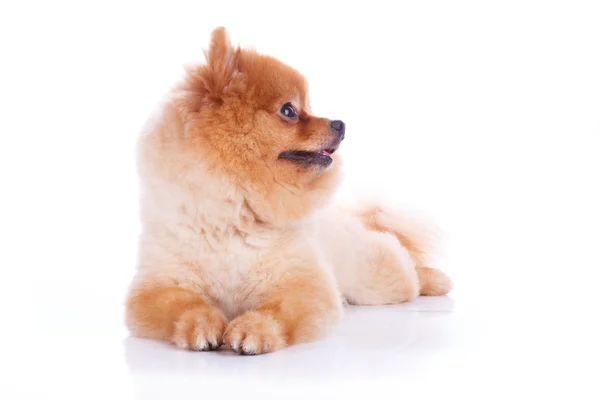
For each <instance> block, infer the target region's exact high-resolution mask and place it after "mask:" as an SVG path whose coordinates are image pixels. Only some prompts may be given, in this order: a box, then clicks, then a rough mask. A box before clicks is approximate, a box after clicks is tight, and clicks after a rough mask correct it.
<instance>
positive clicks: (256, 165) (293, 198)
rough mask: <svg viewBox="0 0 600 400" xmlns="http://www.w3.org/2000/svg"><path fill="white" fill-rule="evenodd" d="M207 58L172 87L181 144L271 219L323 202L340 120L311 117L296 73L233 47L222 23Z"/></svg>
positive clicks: (334, 170)
mask: <svg viewBox="0 0 600 400" xmlns="http://www.w3.org/2000/svg"><path fill="white" fill-rule="evenodd" d="M206 59H207V60H206V63H205V64H204V65H198V66H194V67H190V68H188V70H187V77H186V80H185V82H184V83H183V84H182V85H181V86H180V87H179V90H181V93H184V95H183V100H182V101H181V102H180V106H179V107H180V108H181V109H184V113H183V114H185V116H186V117H185V123H184V126H185V130H186V134H185V135H184V136H185V137H187V138H188V139H189V143H188V144H187V145H186V147H187V149H188V150H189V151H193V152H195V153H196V154H197V156H198V157H199V158H200V157H201V158H202V159H204V160H208V161H209V162H210V163H211V164H210V165H211V168H212V167H214V168H215V169H216V170H220V171H222V172H223V173H225V174H227V175H228V177H230V178H231V179H233V180H234V181H235V182H236V185H238V186H239V187H240V188H241V189H242V190H243V191H245V193H246V195H247V196H248V203H249V204H250V205H251V206H252V208H253V209H254V211H256V212H257V214H259V215H260V216H261V218H263V219H267V220H270V221H271V222H275V221H277V222H283V221H284V220H289V219H290V218H292V219H293V218H299V217H301V216H303V215H306V214H307V213H308V212H309V211H310V210H311V209H312V208H313V207H315V206H316V205H318V204H320V203H323V201H324V200H327V199H328V198H329V197H330V195H331V194H332V192H333V190H334V189H335V188H336V186H337V181H338V179H337V176H338V170H339V158H338V155H337V153H336V151H337V149H338V147H339V145H340V143H341V141H342V140H343V139H344V134H345V126H344V123H343V122H342V121H340V120H330V119H327V118H321V117H316V116H314V115H312V114H311V110H310V105H309V100H308V93H307V84H306V81H305V79H304V77H303V76H302V75H300V74H299V73H298V72H297V71H295V70H294V69H292V68H291V67H289V66H287V65H285V64H283V63H282V62H280V61H279V60H277V59H275V58H273V57H269V56H265V55H261V54H258V53H257V52H255V51H251V50H245V49H240V48H239V47H238V48H234V47H233V46H232V45H231V43H230V41H229V38H228V37H227V34H226V32H225V29H224V28H218V29H216V30H215V31H214V32H213V34H212V40H211V43H210V46H209V49H208V51H207V52H206Z"/></svg>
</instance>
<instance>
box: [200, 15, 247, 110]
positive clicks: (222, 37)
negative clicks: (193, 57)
mask: <svg viewBox="0 0 600 400" xmlns="http://www.w3.org/2000/svg"><path fill="white" fill-rule="evenodd" d="M239 52H240V49H239V47H238V48H237V49H234V48H233V46H232V45H231V42H230V40H229V37H228V36H227V32H226V31H225V28H223V27H219V28H216V29H215V30H214V31H213V32H212V35H211V41H210V47H209V49H208V51H205V52H204V54H205V55H206V62H207V65H206V68H205V70H204V72H205V73H204V74H203V75H204V76H203V77H202V81H203V82H204V86H205V88H206V90H207V92H208V94H209V95H210V96H211V97H213V98H214V99H215V100H216V99H220V98H221V97H222V95H224V94H225V91H226V88H227V86H228V85H229V83H230V82H231V80H232V78H233V76H234V73H235V72H236V71H237V70H238V55H239Z"/></svg>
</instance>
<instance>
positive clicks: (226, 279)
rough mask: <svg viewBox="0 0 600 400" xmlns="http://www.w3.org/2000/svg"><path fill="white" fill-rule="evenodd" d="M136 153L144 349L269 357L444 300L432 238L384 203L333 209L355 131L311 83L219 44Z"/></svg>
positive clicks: (129, 306) (217, 36)
mask: <svg viewBox="0 0 600 400" xmlns="http://www.w3.org/2000/svg"><path fill="white" fill-rule="evenodd" d="M205 55H206V62H205V63H204V64H202V65H195V66H192V67H188V68H186V73H185V77H184V79H182V80H181V81H180V82H179V83H178V84H176V85H175V86H174V87H173V89H172V91H170V92H169V94H168V95H167V96H166V98H165V99H164V101H163V103H162V104H161V106H160V107H159V110H158V111H157V113H156V114H155V115H154V116H153V117H152V118H151V119H150V121H149V122H148V124H147V126H146V127H145V128H144V129H143V132H142V134H141V135H140V138H139V141H138V172H139V178H140V182H141V189H140V190H141V191H140V198H141V199H140V200H141V201H140V204H141V206H140V209H141V211H140V215H141V222H142V233H141V235H140V240H139V249H138V253H139V254H138V265H137V270H136V275H135V277H134V279H133V281H132V283H131V286H130V288H129V293H128V296H127V301H126V324H127V326H128V328H129V330H130V332H131V334H132V335H134V336H137V337H144V338H151V339H158V340H164V341H168V342H171V343H173V344H174V345H176V346H177V347H179V348H183V349H190V350H197V351H209V350H216V349H219V348H220V347H221V346H222V345H223V344H225V345H226V346H228V347H229V348H231V349H232V350H233V351H235V352H237V353H239V354H262V353H268V352H273V351H277V350H279V349H282V348H284V347H286V346H290V345H294V344H297V343H302V342H310V341H315V340H317V339H319V338H322V337H323V336H325V335H327V334H328V333H329V332H331V330H332V329H333V328H334V327H335V326H336V325H337V324H338V322H339V321H340V319H341V317H342V315H343V307H344V304H355V305H384V304H395V303H401V302H406V301H410V300H413V299H414V298H416V297H417V296H419V295H445V294H447V293H448V292H449V291H450V290H451V287H452V284H451V281H450V279H449V278H448V277H447V276H446V275H445V274H444V273H442V272H441V271H439V270H436V269H433V268H431V267H430V265H429V260H430V256H431V252H432V245H433V240H432V239H433V236H432V235H431V232H432V231H431V230H430V229H429V227H428V226H426V225H425V224H423V223H422V222H420V221H417V220H415V219H414V218H412V217H410V216H409V215H407V214H405V213H400V212H398V211H394V210H391V209H388V208H386V207H382V206H381V205H379V204H377V203H372V204H362V205H360V206H358V207H353V208H347V207H341V206H337V205H335V204H332V197H333V195H334V193H335V191H336V188H337V187H338V185H339V182H340V168H341V162H340V161H341V160H340V157H339V152H338V148H339V146H340V144H341V143H342V141H343V140H344V139H345V135H346V127H345V124H344V122H342V121H341V120H330V119H327V118H322V117H317V116H314V115H312V113H311V108H310V104H309V99H308V94H307V84H306V80H305V79H304V77H303V76H302V75H301V74H300V73H298V72H297V71H296V70H294V69H293V68H291V67H289V66H288V65H286V64H284V63H282V62H280V61H279V60H277V59H276V58H273V57H270V56H266V55H262V54H259V53H257V52H256V51H251V50H246V49H241V48H239V47H237V48H236V47H234V46H232V44H231V42H230V40H229V38H228V35H227V33H226V31H225V29H224V28H222V27H221V28H217V29H215V30H214V31H213V32H212V37H211V41H210V44H209V48H208V50H207V51H206V52H205Z"/></svg>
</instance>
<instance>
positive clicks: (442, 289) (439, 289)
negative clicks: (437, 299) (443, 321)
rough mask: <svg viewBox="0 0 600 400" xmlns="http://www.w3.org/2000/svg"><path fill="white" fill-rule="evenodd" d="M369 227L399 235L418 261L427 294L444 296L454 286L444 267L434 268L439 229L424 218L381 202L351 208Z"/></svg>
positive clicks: (400, 240)
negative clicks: (431, 265) (386, 207)
mask: <svg viewBox="0 0 600 400" xmlns="http://www.w3.org/2000/svg"><path fill="white" fill-rule="evenodd" d="M351 212H352V214H354V215H355V216H356V217H358V218H359V219H360V220H361V221H362V223H363V224H364V225H365V226H366V228H367V229H371V230H375V231H379V232H387V233H391V234H392V235H394V236H396V238H397V239H398V241H399V242H400V243H401V244H402V246H404V247H405V248H406V249H407V250H408V251H409V253H410V255H411V256H412V258H413V259H414V261H415V265H416V269H417V275H418V277H419V283H420V294H421V295H423V296H442V295H445V294H448V293H449V292H450V291H451V290H452V281H451V280H450V278H449V277H448V276H447V275H446V274H444V273H443V272H442V271H440V270H437V269H434V268H430V267H429V265H430V262H431V261H432V260H431V259H432V255H433V253H434V252H435V250H436V239H437V232H436V230H435V229H434V227H432V226H428V225H427V224H426V223H425V222H424V221H420V220H417V219H416V218H414V217H413V216H411V215H409V214H408V213H405V212H399V211H391V210H384V209H383V208H382V207H381V206H378V205H372V204H371V205H367V206H363V207H361V208H359V209H357V210H353V211H351Z"/></svg>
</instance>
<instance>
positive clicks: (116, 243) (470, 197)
mask: <svg viewBox="0 0 600 400" xmlns="http://www.w3.org/2000/svg"><path fill="white" fill-rule="evenodd" d="M219 25H224V26H226V27H227V28H228V30H229V33H230V36H231V38H232V41H233V42H234V43H238V44H241V45H242V46H251V47H254V48H256V49H257V50H258V51H260V52H264V53H267V54H271V55H275V56H277V57H278V58H280V59H282V60H283V61H285V62H287V63H289V64H291V65H292V66H294V67H296V68H297V69H298V70H300V71H301V72H302V73H303V74H304V75H306V77H307V78H308V80H309V83H310V87H311V102H312V107H313V111H314V112H315V114H318V115H320V116H326V117H330V118H332V119H334V118H339V119H343V120H344V121H345V122H346V124H347V134H346V137H347V139H346V140H345V142H344V144H343V146H342V148H341V152H342V154H343V155H344V158H345V165H346V181H345V183H344V186H343V187H342V189H341V191H340V196H341V197H353V196H354V195H357V194H358V195H372V194H382V195H385V197H387V198H388V200H389V201H391V202H394V203H396V204H399V205H404V206H407V207H410V208H413V209H415V210H417V211H419V212H422V213H424V214H426V215H428V216H429V217H430V218H431V219H433V220H434V221H436V223H437V224H438V225H439V226H440V227H441V228H442V229H443V230H444V232H445V236H444V246H443V253H442V256H441V257H440V259H439V265H438V266H439V267H440V268H442V269H443V270H445V271H446V272H448V273H449V274H450V275H451V276H452V277H453V278H454V280H455V291H454V292H453V293H452V296H451V299H449V300H448V301H450V302H449V303H448V302H445V303H444V301H445V300H442V303H417V305H419V304H422V306H423V307H424V308H425V309H429V310H430V311H432V314H434V313H435V312H438V313H439V315H438V317H439V319H435V318H434V319H433V320H431V321H430V322H426V323H424V322H423V321H424V320H423V319H422V318H423V317H422V316H423V315H424V314H423V313H424V311H423V312H420V313H419V312H417V313H416V314H414V313H411V312H407V309H406V308H404V309H399V310H400V311H397V312H396V311H395V310H396V309H394V308H391V309H374V310H372V311H359V314H356V315H354V314H352V313H349V319H348V321H350V322H349V323H347V324H346V325H344V326H343V327H342V328H341V329H342V331H341V332H346V333H345V334H346V335H352V334H354V335H355V337H357V338H359V339H360V340H359V341H355V342H352V341H350V342H344V343H345V345H344V351H343V353H344V357H346V358H343V360H345V361H344V362H343V363H341V362H339V360H338V362H337V363H335V368H339V369H340V370H339V371H336V375H331V377H329V375H327V374H328V372H323V374H324V375H322V376H321V378H322V381H319V380H316V381H314V380H312V381H311V380H309V378H308V377H307V378H306V379H303V375H302V374H303V373H304V372H302V371H309V370H310V369H311V368H312V367H311V365H313V364H311V363H317V364H319V363H325V364H327V363H326V361H324V360H325V358H326V357H337V356H332V355H331V354H330V353H327V351H329V352H331V347H327V346H324V345H321V346H324V347H319V346H320V345H319V344H315V345H314V346H316V347H307V350H306V351H307V352H310V354H311V355H314V357H313V356H311V357H313V358H311V357H306V356H303V355H302V354H308V353H302V350H291V351H290V352H288V353H285V352H283V353H281V354H282V355H277V356H276V357H279V358H272V360H277V361H276V364H275V366H273V365H272V364H268V362H267V364H264V363H266V362H265V361H260V360H259V361H251V362H252V363H256V364H249V361H246V360H248V358H236V359H231V358H228V361H227V362H228V363H229V364H227V368H223V367H222V364H219V363H220V362H219V361H212V364H211V363H209V364H208V365H211V366H212V367H211V368H213V369H212V370H213V371H217V372H215V373H214V374H212V375H211V380H210V382H206V381H203V380H202V379H203V377H206V374H205V372H206V371H198V369H202V368H205V367H206V365H205V364H203V363H204V362H205V361H199V360H215V359H214V358H210V359H209V358H206V357H207V355H204V354H191V355H190V354H185V356H184V357H187V358H184V359H183V361H182V359H179V358H178V359H177V360H178V361H177V362H178V364H177V366H176V367H174V366H173V363H171V361H168V360H170V358H169V357H173V355H172V354H174V352H175V350H173V349H171V348H169V347H158V348H154V347H152V346H153V345H154V344H148V343H145V342H143V343H142V342H137V341H133V342H132V341H131V340H130V339H129V341H128V339H125V338H126V336H127V334H126V332H125V331H124V328H123V326H122V303H123V299H124V296H125V291H126V287H127V285H128V281H129V279H130V278H131V276H132V274H133V271H134V265H135V257H136V254H135V251H136V238H137V233H138V229H139V225H138V220H137V181H136V172H135V160H134V144H135V139H136V135H137V133H138V132H139V130H140V128H141V127H142V125H143V124H144V122H145V120H146V118H147V117H148V116H149V114H150V112H151V111H152V109H153V107H154V105H155V104H156V102H157V101H158V100H159V98H160V97H161V96H162V95H163V94H164V93H165V92H166V91H167V90H168V88H169V87H170V86H171V85H172V84H173V83H174V82H175V81H176V80H177V79H178V78H179V77H180V76H181V73H182V65H184V64H186V63H190V62H197V61H201V60H202V59H203V54H202V50H203V49H204V48H206V46H207V43H208V40H209V35H210V32H211V30H212V29H213V28H214V27H216V26H219ZM0 43H1V48H0V52H1V53H0V57H1V59H0V71H1V73H0V107H1V108H0V178H1V181H0V190H1V192H0V268H1V278H0V300H1V303H0V310H1V312H2V314H1V315H2V324H1V326H2V328H0V329H1V330H0V335H1V341H0V342H1V343H2V344H1V345H0V349H3V355H0V360H1V361H0V367H1V368H4V369H5V370H6V372H1V373H0V393H2V391H3V390H4V391H6V393H8V394H9V395H10V396H9V397H5V398H19V397H20V396H21V395H23V394H24V393H34V394H36V395H37V396H42V395H44V396H45V398H59V397H61V398H64V396H67V397H68V396H70V395H73V396H83V393H85V396H87V397H85V396H84V397H81V398H92V397H94V396H99V397H100V395H102V396H104V395H105V394H106V395H108V394H110V396H112V397H115V398H119V397H123V398H128V397H130V396H132V395H136V396H137V398H147V397H148V396H149V397H152V395H155V396H156V397H159V396H160V393H162V392H160V390H158V389H157V390H156V391H155V390H154V389H152V386H149V385H151V384H152V383H154V384H155V385H156V384H158V383H157V382H162V383H161V385H162V384H164V386H161V388H162V389H161V390H164V393H166V394H169V396H173V395H175V394H174V393H178V394H182V395H194V396H196V397H200V396H201V395H203V394H206V393H210V394H211V395H212V394H213V393H214V394H217V395H219V396H220V397H224V396H225V395H226V394H228V393H234V392H235V391H239V390H243V391H244V393H245V394H247V395H251V394H252V391H249V389H248V386H244V384H242V383H241V382H242V381H243V382H246V381H244V380H243V379H246V380H248V381H252V380H253V379H257V378H256V377H257V376H259V377H260V374H259V372H260V370H261V368H267V369H268V368H271V372H272V371H275V370H278V369H281V370H286V371H292V372H290V373H291V374H292V375H294V376H295V377H296V378H297V380H296V381H293V380H292V381H290V382H287V381H277V382H275V383H278V384H279V386H277V387H278V388H279V389H277V390H280V391H281V393H287V394H288V397H289V396H291V394H290V391H291V393H293V394H298V393H300V392H299V390H302V389H304V390H309V389H310V390H311V391H315V392H314V393H319V394H321V395H323V396H324V397H325V398H333V397H332V395H331V394H328V393H337V394H338V395H340V396H341V395H344V396H346V397H348V396H350V397H352V396H358V395H359V394H362V393H368V394H370V395H373V394H374V393H378V396H379V397H381V396H382V393H388V394H389V393H391V394H392V395H393V396H392V397H396V398H400V397H401V396H405V395H409V394H412V393H413V392H414V393H418V394H419V395H421V396H422V397H423V396H424V395H426V394H430V393H433V392H436V393H439V394H444V395H448V396H455V395H458V394H460V393H463V392H464V393H465V394H466V393H478V394H479V395H483V394H485V395H486V396H488V395H493V394H498V393H499V392H501V391H507V393H508V392H511V393H513V392H514V393H517V394H518V393H520V394H522V395H525V393H531V394H535V393H538V394H539V393H541V392H552V393H565V394H570V395H573V396H574V395H575V394H577V395H578V396H580V397H581V398H587V397H590V398H591V397H593V390H594V385H595V388H596V389H595V390H597V384H593V381H592V380H591V379H592V377H596V378H597V365H596V366H595V367H594V366H593V365H592V364H589V363H590V362H591V360H594V357H597V356H598V344H597V338H598V337H599V335H598V328H597V323H598V317H597V315H598V311H597V310H596V308H597V305H598V304H599V303H600V302H599V301H598V294H597V291H596V290H597V288H598V279H599V278H600V274H599V273H598V268H599V267H600V256H599V254H598V253H599V251H598V250H599V247H600V3H598V2H595V1H587V2H586V1H527V0H521V1H493V2H491V1H420V2H416V1H415V2H389V3H388V2H379V1H368V2H356V3H353V2H326V1H320V2H316V3H311V2H305V1H299V0H297V1H287V2H285V1H277V2H270V3H259V2H250V1H246V2H240V3H232V2H229V1H223V2H217V1H213V2H206V1H189V2H178V1H169V2H162V3H158V4H156V3H153V2H127V1H123V2H83V1H80V2H64V1H62V2H42V1H39V2H3V3H2V5H0ZM434 300H435V299H434ZM438 300H439V299H437V300H435V301H438ZM439 304H442V306H441V307H442V308H443V309H444V310H445V312H442V311H440V310H437V307H439ZM417 308H418V307H417ZM390 310H391V311H390ZM402 310H404V311H402ZM402 312H404V314H402ZM425 314H426V312H425ZM396 315H397V316H396ZM413 317H416V318H419V321H420V322H419V329H420V332H422V335H423V336H419V338H420V339H419V340H421V342H419V341H417V343H420V345H414V346H413V347H410V346H409V348H408V349H407V350H406V351H405V352H400V353H399V355H397V358H390V359H389V360H388V364H385V365H383V366H382V367H381V369H377V368H376V369H375V370H376V371H378V372H377V373H374V374H368V373H367V371H368V370H372V368H371V367H370V366H368V367H365V368H364V369H362V370H361V369H360V368H358V366H359V365H363V366H364V365H365V364H364V363H365V358H364V357H365V355H364V354H365V351H366V350H365V349H367V350H368V349H369V346H371V345H372V344H373V343H381V342H382V341H386V342H387V343H388V344H389V345H392V344H393V342H394V340H395V338H396V337H397V336H394V335H390V334H389V332H390V330H389V329H388V328H389V327H388V328H386V329H385V332H387V333H385V332H384V333H381V335H383V336H377V334H374V333H373V332H366V331H365V330H364V329H365V328H364V326H365V324H367V325H368V324H370V323H372V324H377V323H380V324H381V323H382V321H390V320H392V321H394V318H397V319H396V320H395V321H400V322H401V323H404V322H406V323H407V324H410V318H413ZM378 318H381V319H379V320H378ZM407 318H408V320H407ZM403 321H404V322H403ZM428 321H429V320H428ZM385 323H386V324H387V323H388V322H385ZM389 323H390V324H393V322H389ZM348 324H350V325H348ZM428 324H430V325H428ZM386 326H387V325H386ZM390 326H391V325H390ZM402 326H404V325H402ZM344 329H346V331H344ZM398 329H400V330H402V327H399V328H398ZM352 332H354V333H352ZM356 335H358V336H356ZM361 335H364V336H361ZM386 335H387V336H386ZM444 335H446V336H444ZM345 337H346V338H347V337H348V336H345ZM123 339H125V341H123ZM398 340H399V339H398ZM326 343H329V344H330V345H331V346H334V347H335V343H339V342H335V341H333V342H326ZM348 343H351V344H353V345H352V346H350V345H348ZM457 343H460V345H458V344H457ZM475 343H485V345H482V346H481V347H477V346H475ZM354 345H355V347H356V348H353V346H354ZM136 346H137V347H136ZM139 346H142V347H141V350H140V347H139ZM144 346H149V349H148V350H147V351H146V350H145V349H144ZM478 346H479V345H478ZM437 350H439V353H438V354H440V355H439V356H438V357H434V356H433V355H435V354H436V351H437ZM297 351H300V352H301V353H297ZM132 352H133V353H135V354H138V356H139V355H140V354H141V356H139V357H137V356H136V357H137V358H136V357H133V358H132V357H131V356H129V357H123V354H131V353H132ZM136 352H137V353H136ZM152 352H159V353H152ZM353 352H356V356H354V353H353ZM467 353H468V354H469V356H468V357H467ZM145 354H150V356H146V355H145ZM286 354H288V355H287V356H286ZM294 354H295V355H296V356H297V357H300V358H299V359H291V358H286V357H293V355H294ZM298 354H300V355H298ZM323 354H326V355H325V356H323ZM336 354H337V353H336ZM377 354H378V356H377V357H385V354H386V353H385V352H384V351H383V350H381V352H380V353H377ZM394 354H395V353H394ZM210 356H211V357H213V355H210ZM144 357H147V358H144ZM161 357H163V358H162V360H163V361H164V360H167V361H164V362H163V364H160V359H161ZM177 357H180V356H177ZM190 357H191V358H190ZM203 357H204V358H203ZM267 357H268V356H267ZM302 357H304V358H302ZM320 357H323V359H321V358H320ZM394 357H396V355H395V356H394ZM470 357H472V358H470ZM265 359H266V360H268V358H265ZM434 359H435V362H434V361H433V360H434ZM595 359H596V360H597V358H595ZM157 360H158V361H157ZM232 360H233V361H232ZM250 360H257V358H251V359H250ZM298 360H299V361H298ZM174 362H175V361H174ZM596 362H597V361H596ZM153 363H158V365H160V367H157V369H156V370H155V371H154V370H153V371H151V372H148V371H146V370H144V369H143V368H140V365H139V364H141V365H143V366H147V365H148V364H152V365H154V364H153ZM188 363H191V364H188ZM199 363H200V364H199ZM261 363H262V364H261ZM302 363H306V365H304V366H303V365H302ZM361 363H362V364H361ZM428 363H431V364H428ZM348 365H354V366H355V367H356V368H358V369H357V370H356V371H359V372H360V373H359V374H358V375H352V374H351V373H348V374H346V373H345V372H344V371H346V369H347V368H349V367H348ZM412 365H415V366H420V368H418V367H415V368H414V369H413V368H412ZM433 365H435V366H436V367H435V368H434V367H432V366H433ZM459 366H461V367H460V368H459ZM594 368H595V371H596V372H595V373H593V371H594ZM173 371H175V372H173ZM240 371H243V372H244V374H240ZM293 371H297V372H298V373H297V374H294V372H293ZM325 371H327V370H325ZM340 371H341V372H340ZM361 371H362V372H361ZM379 371H381V375H379ZM457 371H459V372H457ZM59 377H60V378H59ZM148 377H150V378H148ZM186 377H187V378H186ZM190 377H193V378H190ZM384 377H386V379H383V378H384ZM178 379H181V381H178ZM189 379H191V380H189ZM204 379H206V378H204ZM169 382H171V383H172V386H170V385H171V384H170V383H169ZM184 382H186V383H184ZM294 382H295V383H294ZM309 382H312V383H309ZM314 382H317V383H314ZM334 382H335V384H334ZM275 383H274V382H271V383H270V385H271V386H268V385H269V384H268V383H264V386H261V387H262V389H260V390H264V391H267V390H271V389H272V390H276V389H275V387H276V385H275ZM293 385H296V386H295V389H292V387H294V386H293ZM315 385H316V386H315ZM519 385H524V386H522V389H519ZM266 388H269V389H266ZM257 390H258V389H257ZM328 391H330V392H328ZM196 392H197V393H196ZM314 393H313V395H312V396H313V397H314V396H316V394H314ZM298 395H299V394H298ZM279 397H280V398H283V397H281V396H279ZM517 397H518V396H517Z"/></svg>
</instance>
